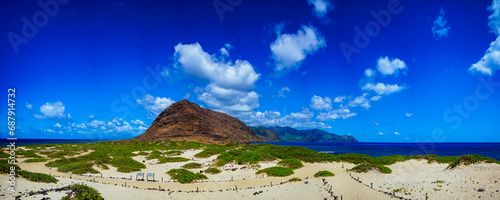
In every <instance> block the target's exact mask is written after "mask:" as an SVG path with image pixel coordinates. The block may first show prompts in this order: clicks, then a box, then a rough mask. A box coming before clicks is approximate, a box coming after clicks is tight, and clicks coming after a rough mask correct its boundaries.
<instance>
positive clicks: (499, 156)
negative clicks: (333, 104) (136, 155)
mask: <svg viewBox="0 0 500 200" xmlns="http://www.w3.org/2000/svg"><path fill="white" fill-rule="evenodd" d="M109 140H112V139H99V140H91V139H84V140H82V139H70V140H69V139H18V140H17V141H16V146H22V145H31V144H64V143H92V142H102V141H109ZM8 142H9V141H8V140H6V139H1V140H0V144H1V147H5V146H7V145H8V144H9V143H8ZM263 143H265V144H275V145H283V146H302V147H306V148H309V149H312V150H315V151H318V152H325V153H331V154H345V153H359V154H366V155H369V156H374V157H380V156H389V155H395V154H399V155H418V154H436V155H438V156H460V155H465V154H479V155H482V156H487V157H490V158H494V159H496V160H500V143H380V142H357V143H339V142H263Z"/></svg>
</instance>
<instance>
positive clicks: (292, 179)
mask: <svg viewBox="0 0 500 200" xmlns="http://www.w3.org/2000/svg"><path fill="white" fill-rule="evenodd" d="M297 181H302V179H300V178H297V177H295V178H291V179H289V180H288V182H297Z"/></svg>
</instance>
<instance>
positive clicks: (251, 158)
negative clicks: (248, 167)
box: [235, 151, 264, 164]
mask: <svg viewBox="0 0 500 200" xmlns="http://www.w3.org/2000/svg"><path fill="white" fill-rule="evenodd" d="M235 160H236V162H237V163H238V164H243V163H250V164H256V163H258V162H259V161H263V160H264V158H263V157H262V155H261V153H260V152H257V151H245V152H243V153H241V155H239V156H238V157H236V158H235Z"/></svg>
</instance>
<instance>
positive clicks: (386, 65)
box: [377, 56, 407, 76]
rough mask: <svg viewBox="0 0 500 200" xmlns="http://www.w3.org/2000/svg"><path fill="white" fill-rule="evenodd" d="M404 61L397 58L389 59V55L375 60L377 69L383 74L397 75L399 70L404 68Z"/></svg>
mask: <svg viewBox="0 0 500 200" xmlns="http://www.w3.org/2000/svg"><path fill="white" fill-rule="evenodd" d="M406 68H407V66H406V63H405V62H404V61H402V60H400V59H398V58H395V59H392V60H390V59H389V57H387V56H386V57H380V58H379V59H378V60H377V70H378V71H379V72H380V73H382V74H383V75H384V76H387V75H393V74H394V75H397V74H398V71H399V70H405V69H406Z"/></svg>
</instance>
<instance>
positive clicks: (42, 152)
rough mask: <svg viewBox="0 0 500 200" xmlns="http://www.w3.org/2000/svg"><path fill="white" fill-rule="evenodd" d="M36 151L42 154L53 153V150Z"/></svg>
mask: <svg viewBox="0 0 500 200" xmlns="http://www.w3.org/2000/svg"><path fill="white" fill-rule="evenodd" d="M38 153H39V154H43V155H50V154H53V153H55V152H54V151H39V152H38Z"/></svg>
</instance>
